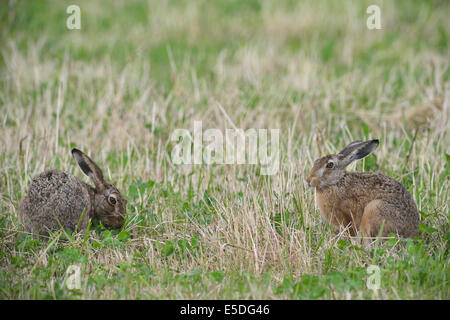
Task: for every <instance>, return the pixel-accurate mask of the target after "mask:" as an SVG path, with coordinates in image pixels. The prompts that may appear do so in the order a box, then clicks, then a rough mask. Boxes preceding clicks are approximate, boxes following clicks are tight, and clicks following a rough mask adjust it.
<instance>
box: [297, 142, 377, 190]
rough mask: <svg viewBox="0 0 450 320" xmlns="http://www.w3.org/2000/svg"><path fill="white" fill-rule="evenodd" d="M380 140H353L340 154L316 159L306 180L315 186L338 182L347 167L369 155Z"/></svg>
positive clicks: (322, 186) (325, 185)
mask: <svg viewBox="0 0 450 320" xmlns="http://www.w3.org/2000/svg"><path fill="white" fill-rule="evenodd" d="M378 143H379V141H378V140H370V141H353V142H352V143H350V144H349V145H348V146H346V147H345V148H344V149H343V150H342V151H341V152H339V153H338V154H330V155H327V156H325V157H323V158H320V159H317V160H316V161H314V166H313V167H312V169H311V172H310V173H309V175H308V177H307V178H306V181H307V182H308V185H309V186H311V187H315V188H324V187H327V186H331V185H334V184H336V183H337V182H338V181H339V180H340V179H341V178H342V177H343V176H344V174H345V168H346V167H347V166H348V165H349V164H350V163H352V162H353V161H355V160H358V159H362V158H364V157H365V156H367V155H369V154H370V153H371V152H372V151H373V150H374V149H375V148H376V147H377V146H378Z"/></svg>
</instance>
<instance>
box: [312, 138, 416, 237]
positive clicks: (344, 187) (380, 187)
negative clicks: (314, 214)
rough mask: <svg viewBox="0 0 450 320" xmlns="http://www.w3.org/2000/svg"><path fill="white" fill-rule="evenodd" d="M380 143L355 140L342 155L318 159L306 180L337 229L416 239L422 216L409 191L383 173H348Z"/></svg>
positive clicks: (321, 207) (369, 234)
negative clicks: (348, 167) (351, 167)
mask: <svg viewBox="0 0 450 320" xmlns="http://www.w3.org/2000/svg"><path fill="white" fill-rule="evenodd" d="M378 143H379V141H378V140H370V141H365V142H363V141H354V142H352V143H350V144H349V145H348V146H346V147H345V148H344V149H343V150H342V151H341V152H340V153H339V154H336V155H335V154H331V155H327V156H325V157H323V158H320V159H317V160H316V161H315V162H314V166H313V168H312V169H311V172H310V174H309V176H308V177H307V179H306V181H307V182H308V184H309V186H312V187H314V188H315V189H316V202H317V205H318V207H319V210H320V212H321V214H322V216H323V217H324V218H326V219H327V220H329V221H330V222H331V223H332V224H334V225H336V226H344V227H349V232H350V235H352V236H354V235H356V233H357V232H358V231H361V232H362V235H363V237H376V236H378V234H379V232H380V229H381V227H382V226H383V228H382V230H383V231H382V236H386V235H388V234H389V233H396V234H398V235H399V236H401V237H405V238H409V237H415V236H416V235H417V234H418V232H417V228H418V224H419V213H418V210H417V206H416V204H415V202H414V200H413V198H412V197H411V194H410V193H409V192H408V190H407V189H406V188H405V187H404V186H403V185H402V184H401V183H400V182H398V181H396V180H394V179H392V178H390V177H388V176H386V175H384V174H380V173H374V172H347V171H346V170H345V168H346V167H347V166H348V165H349V164H350V163H351V162H353V161H355V160H358V159H362V158H364V157H366V156H367V155H369V154H370V153H371V152H372V151H373V150H374V149H375V148H376V147H377V146H378Z"/></svg>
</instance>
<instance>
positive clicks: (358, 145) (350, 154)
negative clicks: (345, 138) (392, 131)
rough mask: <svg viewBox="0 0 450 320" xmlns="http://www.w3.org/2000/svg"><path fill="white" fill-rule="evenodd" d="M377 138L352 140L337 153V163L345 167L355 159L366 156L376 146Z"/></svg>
mask: <svg viewBox="0 0 450 320" xmlns="http://www.w3.org/2000/svg"><path fill="white" fill-rule="evenodd" d="M378 144H379V140H378V139H375V140H369V141H353V142H352V143H350V144H349V145H348V146H346V147H345V148H344V149H343V150H342V151H341V152H339V154H338V158H339V164H340V166H341V167H346V166H348V165H349V164H350V163H352V162H353V161H355V160H358V159H362V158H364V157H366V156H368V155H369V154H370V153H371V152H372V151H373V150H375V148H376V147H377V146H378Z"/></svg>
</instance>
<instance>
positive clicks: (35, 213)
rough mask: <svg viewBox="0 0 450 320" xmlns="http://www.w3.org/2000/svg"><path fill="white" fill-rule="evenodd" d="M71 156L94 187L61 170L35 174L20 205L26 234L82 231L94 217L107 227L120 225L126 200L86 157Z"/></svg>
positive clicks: (74, 154)
mask: <svg viewBox="0 0 450 320" xmlns="http://www.w3.org/2000/svg"><path fill="white" fill-rule="evenodd" d="M72 154H73V156H74V158H75V159H76V160H77V162H78V164H79V165H80V167H81V168H82V170H83V172H84V173H85V174H86V175H88V176H89V177H90V178H91V179H92V180H93V182H94V184H95V188H94V187H92V186H90V185H89V184H87V183H85V182H83V181H82V180H80V179H78V178H76V177H74V176H72V175H70V174H68V173H65V172H62V171H57V170H48V171H45V172H43V173H41V174H38V175H37V176H35V177H34V178H33V181H32V182H31V186H30V189H29V191H28V194H27V195H26V196H25V197H24V198H23V199H22V201H21V203H20V206H19V213H20V217H21V220H22V223H23V225H24V229H25V232H29V233H32V234H35V235H43V236H46V235H48V233H49V231H57V230H60V229H61V226H62V227H63V228H64V229H66V230H70V231H72V232H73V231H75V230H77V231H81V232H83V231H85V230H86V227H87V225H88V222H89V219H91V218H93V217H98V218H99V219H100V221H101V222H102V223H103V224H104V225H105V226H107V227H114V228H117V227H120V226H122V224H123V221H124V219H125V214H126V200H125V198H123V197H122V195H121V194H120V192H119V191H118V190H117V188H115V187H114V186H113V185H112V184H110V183H108V182H106V181H105V180H104V179H103V174H102V173H101V170H100V169H99V168H98V166H97V165H96V164H95V163H94V162H93V161H92V160H91V159H90V158H89V157H88V156H87V155H85V154H84V153H82V152H81V151H80V150H78V149H73V150H72ZM113 202H114V204H113Z"/></svg>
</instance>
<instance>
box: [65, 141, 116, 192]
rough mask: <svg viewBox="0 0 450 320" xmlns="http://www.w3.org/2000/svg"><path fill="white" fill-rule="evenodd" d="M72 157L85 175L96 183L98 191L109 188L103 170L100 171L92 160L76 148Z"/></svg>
mask: <svg viewBox="0 0 450 320" xmlns="http://www.w3.org/2000/svg"><path fill="white" fill-rule="evenodd" d="M72 156H73V157H74V158H75V160H76V161H77V163H78V166H79V167H80V168H81V170H82V171H83V172H84V174H85V175H87V176H88V177H89V178H91V180H92V182H94V184H95V188H96V189H97V190H98V191H102V190H105V189H106V188H107V187H108V184H107V183H106V181H105V180H104V179H103V173H102V170H100V168H99V167H98V166H97V165H96V164H95V162H94V161H92V159H91V158H89V157H88V156H87V155H86V154H84V153H83V152H81V151H80V150H78V149H76V148H73V149H72Z"/></svg>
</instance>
